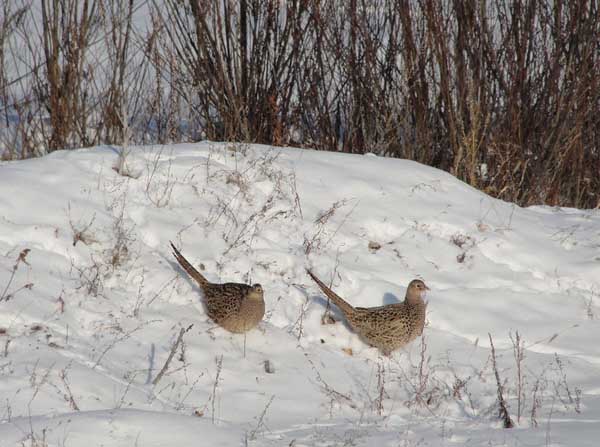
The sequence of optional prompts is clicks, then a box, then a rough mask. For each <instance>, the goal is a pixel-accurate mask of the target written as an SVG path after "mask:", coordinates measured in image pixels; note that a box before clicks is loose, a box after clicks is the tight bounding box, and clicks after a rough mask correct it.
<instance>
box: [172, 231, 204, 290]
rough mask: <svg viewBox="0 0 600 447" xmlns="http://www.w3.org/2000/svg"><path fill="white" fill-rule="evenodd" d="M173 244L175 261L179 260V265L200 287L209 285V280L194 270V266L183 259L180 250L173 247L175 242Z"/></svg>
mask: <svg viewBox="0 0 600 447" xmlns="http://www.w3.org/2000/svg"><path fill="white" fill-rule="evenodd" d="M170 244H171V248H172V249H173V256H175V259H177V262H179V265H181V267H183V269H184V270H185V271H186V272H187V273H188V275H190V276H191V277H192V278H193V279H195V280H196V282H197V283H198V284H199V285H200V287H204V286H206V285H207V284H209V282H208V280H207V279H206V278H205V277H204V276H202V275H201V274H200V272H199V271H198V270H196V269H195V268H194V266H192V264H190V263H189V262H188V260H187V259H185V258H184V257H183V255H182V254H181V253H180V252H179V250H177V249H176V248H175V246H174V245H173V242H170Z"/></svg>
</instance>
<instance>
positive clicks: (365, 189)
mask: <svg viewBox="0 0 600 447" xmlns="http://www.w3.org/2000/svg"><path fill="white" fill-rule="evenodd" d="M117 160H118V154H117V150H116V149H115V148H110V147H101V148H94V149H89V150H79V151H71V152H55V153H53V154H51V155H49V156H47V157H44V158H38V159H32V160H26V161H18V162H10V163H2V164H0V446H2V447H4V446H13V445H18V446H21V445H22V446H71V447H72V446H92V445H93V446H95V445H102V446H107V447H115V446H134V445H135V446H139V447H150V446H178V447H181V446H204V445H206V446H216V445H228V446H230V445H251V446H252V445H257V446H262V445H266V446H283V445H285V446H288V445H290V446H296V447H299V446H314V445H318V446H333V445H358V446H361V445H373V446H374V445H377V446H412V445H430V446H438V445H461V446H462V445H469V446H471V445H486V446H487V445H508V446H521V445H528V446H529V445H563V446H596V445H597V439H598V435H599V434H600V326H599V324H598V321H597V319H598V318H600V279H599V278H600V212H599V211H597V210H596V211H582V210H574V209H558V208H549V207H532V208H527V209H523V208H519V207H517V206H514V205H512V204H510V203H505V202H501V201H498V200H495V199H493V198H490V197H489V196H487V195H485V194H484V193H482V192H480V191H477V190H475V189H473V188H471V187H469V186H467V185H465V184H464V183H462V182H460V181H458V180H457V179H455V178H454V177H452V176H451V175H449V174H447V173H445V172H442V171H439V170H436V169H433V168H430V167H427V166H423V165H420V164H418V163H414V162H411V161H405V160H393V159H384V158H379V157H375V156H368V155H367V156H357V155H348V154H337V153H325V152H315V151H309V150H297V149H291V148H285V149H281V148H271V147H265V146H246V145H233V144H214V143H203V144H188V145H175V146H154V147H140V148H135V149H133V150H132V151H131V153H130V154H129V156H128V158H127V165H126V170H125V174H127V175H119V174H118V173H117V172H116V171H115V170H114V169H113V167H114V166H116V164H117ZM170 240H172V241H173V242H174V243H175V244H176V245H177V246H178V247H180V248H181V250H182V252H183V254H184V255H185V256H186V257H188V259H189V260H190V261H191V262H192V263H193V264H195V265H200V264H202V266H203V268H204V273H205V275H206V276H207V277H208V278H209V279H211V280H214V281H240V282H248V283H254V282H260V283H261V284H262V285H263V287H264V289H265V300H266V305H267V314H266V316H265V321H264V322H263V323H262V324H261V326H260V328H259V329H255V330H253V331H251V332H249V333H248V334H247V336H246V337H244V336H243V335H233V334H230V333H227V332H226V331H224V330H223V329H221V328H219V327H216V326H215V325H214V324H213V323H211V321H209V320H208V319H207V317H206V314H205V312H204V310H203V308H202V303H201V294H200V292H199V290H198V288H197V286H196V285H195V284H194V283H193V282H192V281H190V280H189V279H188V278H187V277H186V276H185V275H184V274H183V272H182V270H181V269H180V268H179V267H178V265H177V263H176V261H175V260H174V259H173V257H172V255H171V253H170V250H169V241H170ZM27 250H28V251H27ZM15 266H16V267H15ZM202 266H201V267H200V268H202ZM307 266H308V267H311V268H312V269H314V271H315V272H316V273H317V274H318V275H319V276H320V277H321V278H322V279H323V280H324V281H326V282H328V283H330V282H331V281H332V284H333V288H334V290H336V291H337V292H338V293H339V294H340V295H341V296H343V297H345V298H346V299H347V300H348V301H349V302H350V303H352V304H355V305H360V306H377V305H381V304H388V303H393V302H396V301H398V300H401V299H403V297H404V292H405V287H406V285H407V284H408V282H409V281H410V280H411V279H413V278H415V277H420V278H423V279H424V280H425V282H426V283H427V284H428V286H429V287H430V288H431V291H430V292H429V294H428V300H429V306H428V315H427V326H426V328H425V332H424V339H417V340H416V341H415V342H414V343H412V344H411V345H409V346H408V347H406V348H405V349H403V350H400V351H397V352H395V353H394V354H393V355H392V357H391V358H387V357H382V356H380V355H379V354H378V353H377V351H376V350H375V349H373V348H370V347H368V346H366V345H365V344H363V343H362V342H361V341H360V340H359V339H358V337H357V336H356V335H354V334H353V333H352V332H350V331H349V329H348V327H347V326H346V325H345V324H344V323H343V321H341V315H340V313H339V311H338V310H337V309H336V308H334V309H333V317H334V319H335V320H336V322H335V323H333V324H332V323H331V321H328V319H323V316H324V312H325V306H326V301H325V299H324V298H323V295H322V293H321V292H320V291H319V290H318V288H317V287H316V286H315V284H313V283H312V282H311V280H310V278H308V277H307V276H306V274H305V272H304V269H305V267H307ZM13 272H14V275H13ZM181 329H184V330H187V332H185V333H184V336H183V343H182V344H180V345H179V346H178V348H177V351H176V352H175V355H174V357H173V359H172V361H171V362H170V364H169V365H168V369H167V371H166V373H165V374H164V375H163V376H162V377H160V378H159V380H158V382H157V383H155V384H154V383H153V382H156V380H155V379H156V378H157V376H158V375H159V371H160V370H161V368H163V366H164V365H165V362H166V361H167V358H168V357H169V353H170V351H171V348H172V347H173V346H174V344H175V341H176V339H177V337H178V335H179V334H180V331H181ZM517 333H518V336H519V337H520V339H519V341H518V340H517ZM488 334H491V337H492V338H493V343H494V346H495V354H496V356H495V357H496V371H497V373H498V377H499V380H500V382H501V384H502V385H503V387H502V388H503V395H504V398H505V399H506V400H507V405H508V412H509V414H510V416H511V418H512V419H513V421H514V423H515V427H514V428H512V429H505V428H503V424H502V421H501V420H500V419H499V418H498V413H499V405H498V386H497V382H496V375H495V371H494V362H493V359H492V358H491V346H490V339H489V336H488ZM511 339H512V341H511ZM517 343H518V345H519V346H521V347H522V348H523V349H522V359H521V360H520V361H517V360H516V357H519V355H518V354H517V355H516V354H515V349H514V347H515V345H516V344H517ZM519 383H520V385H519ZM519 390H520V391H519ZM519 396H520V398H519ZM519 413H520V418H519V417H518V416H519ZM518 419H519V420H518Z"/></svg>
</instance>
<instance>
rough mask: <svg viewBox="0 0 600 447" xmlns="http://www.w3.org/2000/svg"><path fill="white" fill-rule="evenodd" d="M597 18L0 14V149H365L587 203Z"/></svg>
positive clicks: (182, 4)
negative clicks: (227, 144) (233, 144)
mask: <svg viewBox="0 0 600 447" xmlns="http://www.w3.org/2000/svg"><path fill="white" fill-rule="evenodd" d="M599 9H600V8H599V2H598V1H597V0H574V1H569V2H566V1H563V0H558V1H553V2H547V1H546V2H539V1H535V0H509V1H505V0H489V1H486V2H463V1H459V0H451V1H448V2H435V1H432V0H350V1H348V2H341V3H340V2H321V1H307V0H290V1H287V2H278V1H271V0H242V1H236V2H233V1H230V0H219V1H207V0H187V1H183V0H164V2H149V1H143V0H129V1H128V2H125V3H124V4H123V2H117V1H116V0H85V1H81V2H78V1H74V0H42V1H41V2H40V3H39V4H38V3H33V2H31V1H27V0H19V1H17V2H8V3H6V5H5V6H3V8H2V11H0V117H1V118H2V120H1V121H0V122H1V124H0V152H2V156H3V157H4V158H5V159H6V158H8V159H14V158H25V157H30V156H35V155H38V154H40V153H44V152H46V151H50V150H54V149H58V148H74V147H81V146H89V145H94V144H100V143H107V144H121V143H122V142H123V141H124V140H125V139H126V138H129V135H125V133H126V132H125V130H127V131H128V132H129V133H130V134H131V136H130V139H129V141H130V142H131V143H147V142H161V143H163V142H176V141H194V140H199V139H203V138H209V139H212V140H229V141H243V142H257V143H266V144H274V145H282V146H285V145H295V146H302V147H311V148H316V149H322V150H332V151H343V152H352V153H365V152H375V153H377V154H379V155H382V156H390V157H402V158H408V159H413V160H417V161H419V162H422V163H426V164H428V165H431V166H435V167H438V168H440V169H444V170H446V171H449V172H451V173H452V174H454V175H456V176H457V177H459V178H461V179H462V180H464V181H466V182H468V183H469V184H471V185H473V186H475V187H477V188H480V189H482V190H484V191H486V192H488V193H490V194H491V195H493V196H496V197H499V198H502V199H505V200H509V201H514V202H516V203H519V204H521V205H528V204H533V203H546V204H552V205H566V206H577V207H587V208H593V207H598V206H600V199H599V197H600V176H599V175H598V173H599V172H600V49H599V47H598V42H599V41H600V21H598V20H597V17H598V16H599V15H600V11H599ZM145 11H147V12H145ZM136 14H144V15H145V17H146V18H147V20H146V23H145V24H143V25H140V24H139V23H138V22H139V21H134V19H133V18H134V16H135V15H136Z"/></svg>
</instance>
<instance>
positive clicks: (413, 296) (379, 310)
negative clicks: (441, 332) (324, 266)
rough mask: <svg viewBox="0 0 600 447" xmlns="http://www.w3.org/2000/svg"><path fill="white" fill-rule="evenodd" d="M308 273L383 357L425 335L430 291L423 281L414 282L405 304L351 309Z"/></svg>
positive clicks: (351, 324)
mask: <svg viewBox="0 0 600 447" xmlns="http://www.w3.org/2000/svg"><path fill="white" fill-rule="evenodd" d="M306 271H307V273H308V274H309V275H310V277H311V278H312V279H313V280H314V281H315V282H316V283H317V285H318V286H319V287H320V288H321V290H322V291H323V292H324V293H325V295H327V297H328V298H329V299H330V300H331V301H333V303H334V304H335V305H336V306H337V307H339V308H340V310H341V311H342V313H343V314H344V316H345V317H346V320H347V321H348V324H349V325H350V326H351V327H352V329H353V330H354V332H356V333H357V334H358V335H360V336H361V337H362V338H363V340H365V341H366V342H367V343H368V344H370V345H371V346H374V347H376V348H378V349H379V350H380V351H381V352H382V353H383V354H385V355H390V354H391V352H392V351H394V350H396V349H399V348H401V347H402V346H404V345H406V344H408V343H410V342H411V341H413V340H414V339H415V338H416V337H417V336H419V335H421V334H422V333H423V326H424V325H425V311H426V308H427V304H426V303H425V301H423V297H422V295H423V294H424V293H425V291H427V290H429V288H428V287H427V286H426V285H425V283H424V282H423V281H421V280H420V279H415V280H412V281H411V282H410V284H409V285H408V289H407V290H406V297H405V298H404V301H403V302H402V303H395V304H388V305H387V306H379V307H369V308H365V307H353V306H351V305H350V304H348V303H347V302H346V301H344V300H343V299H342V298H341V297H340V296H338V295H337V294H336V293H334V292H333V291H332V290H331V289H330V288H329V287H327V286H326V285H325V284H324V283H323V281H321V280H320V279H319V278H317V277H316V276H315V275H314V274H313V273H312V272H311V271H310V270H308V269H306Z"/></svg>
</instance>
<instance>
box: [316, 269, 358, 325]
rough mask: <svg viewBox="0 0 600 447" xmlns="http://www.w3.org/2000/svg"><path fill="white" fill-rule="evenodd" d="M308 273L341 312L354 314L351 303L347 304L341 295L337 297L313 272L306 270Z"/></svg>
mask: <svg viewBox="0 0 600 447" xmlns="http://www.w3.org/2000/svg"><path fill="white" fill-rule="evenodd" d="M306 273H308V275H309V276H310V277H311V278H312V279H313V281H314V282H316V283H317V285H318V286H319V287H320V288H321V290H322V291H323V293H325V295H327V297H328V298H329V299H330V300H331V301H333V303H334V304H335V305H336V306H337V307H339V308H340V310H341V311H342V312H343V313H344V314H345V315H348V314H351V313H353V312H354V307H352V306H351V305H350V304H349V303H347V302H346V301H345V300H344V299H343V298H342V297H340V296H339V295H337V294H336V293H335V292H334V291H333V290H331V289H330V288H329V287H327V286H326V285H325V284H324V283H323V281H321V280H320V279H319V278H317V277H316V276H315V274H314V273H313V272H311V271H310V270H309V269H306Z"/></svg>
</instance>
